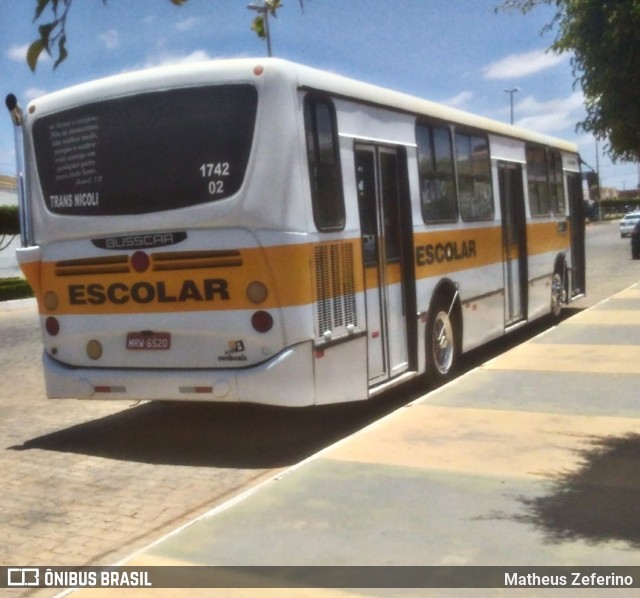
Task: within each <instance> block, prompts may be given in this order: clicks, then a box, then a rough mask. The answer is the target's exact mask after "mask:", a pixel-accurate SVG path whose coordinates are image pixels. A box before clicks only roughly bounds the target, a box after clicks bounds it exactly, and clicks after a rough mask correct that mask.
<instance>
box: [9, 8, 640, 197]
mask: <svg viewBox="0 0 640 598" xmlns="http://www.w3.org/2000/svg"><path fill="white" fill-rule="evenodd" d="M254 2H256V3H258V4H261V3H262V0H254ZM249 3H250V0H187V2H186V3H185V4H184V5H183V6H181V7H176V6H174V5H173V4H172V3H171V2H170V1H169V0H107V2H106V6H105V5H104V4H103V1H102V0H75V2H74V4H73V5H72V8H71V11H70V13H69V18H68V22H67V36H68V41H67V49H68V51H69V57H68V58H67V60H66V61H64V62H63V63H62V64H61V65H60V66H59V67H58V68H57V69H56V70H55V71H54V70H53V60H52V59H51V58H49V57H46V59H45V60H42V58H41V60H40V61H39V62H38V66H37V69H36V72H35V73H32V72H31V71H30V70H29V68H28V66H27V64H26V52H27V48H28V46H29V44H30V42H32V41H33V40H34V39H36V37H37V25H38V24H42V23H43V22H48V20H51V19H50V18H44V17H50V12H45V13H44V15H43V18H41V19H40V21H39V22H38V23H37V24H34V23H33V21H32V20H33V16H34V10H35V6H36V0H20V1H13V0H0V8H1V9H2V18H1V20H0V93H1V94H2V97H3V98H4V97H6V95H7V94H8V93H14V94H15V95H16V96H17V97H18V99H19V101H20V104H21V105H22V106H23V107H24V106H26V104H27V103H28V102H29V101H30V100H32V99H34V98H36V97H38V96H39V95H42V94H44V93H48V92H51V91H55V90H58V89H62V88H64V87H68V86H70V85H73V84H76V83H81V82H84V81H89V80H92V79H96V78H100V77H104V76H108V75H113V74H117V73H122V72H127V71H132V70H137V69H144V68H149V67H153V66H156V65H162V64H169V63H180V62H190V61H201V60H209V59H219V58H234V57H251V56H256V57H262V56H265V55H266V52H267V47H266V43H265V42H264V41H261V40H260V39H258V37H257V36H256V35H255V34H254V33H253V32H252V31H251V30H250V25H251V21H252V19H253V16H254V15H255V13H252V12H251V11H249V10H248V9H247V5H248V4H249ZM283 4H284V5H285V6H284V8H283V9H282V10H281V11H280V12H279V13H278V16H277V18H276V19H271V20H270V25H271V38H272V47H273V55H274V56H277V57H280V58H285V59H288V60H292V61H295V62H300V63H303V64H307V65H309V66H313V67H317V68H320V69H324V70H328V71H332V72H336V73H339V74H341V75H345V76H348V77H352V78H355V79H360V80H362V81H366V82H369V83H374V84H377V85H381V86H384V87H388V88H391V89H396V90H398V91H402V92H405V93H409V94H412V95H415V96H419V97H423V98H426V99H429V100H433V101H436V102H441V103H444V104H447V105H450V106H454V107H456V108H461V109H463V110H467V111H469V112H473V113H476V114H480V115H482V116H487V117H490V118H494V119H496V120H500V121H504V122H509V120H510V94H509V93H507V92H505V91H504V90H505V89H514V88H518V89H519V91H517V92H515V93H514V94H513V102H514V121H515V124H517V125H521V126H524V127H526V128H529V129H532V130H535V131H538V132H541V133H546V134H549V135H553V136H556V137H560V138H563V139H568V140H571V141H574V142H576V143H577V144H578V146H579V149H580V152H581V154H582V158H583V160H584V161H585V162H587V164H589V165H590V166H592V167H594V168H595V167H596V142H595V140H594V138H593V136H591V135H588V134H585V133H583V132H577V131H576V124H577V123H578V122H579V121H580V120H582V119H583V118H584V116H585V111H584V106H583V96H582V92H581V90H580V87H579V86H576V85H575V84H574V76H573V74H572V71H571V65H570V57H569V56H566V55H565V56H556V55H555V54H553V53H550V52H547V51H546V49H547V48H548V47H549V46H550V45H551V43H552V42H553V38H554V34H553V32H551V33H546V34H544V35H543V34H542V30H543V28H544V26H545V24H547V23H549V22H550V20H551V17H552V14H553V13H552V12H551V10H550V9H549V8H548V7H546V6H543V7H540V8H538V9H536V10H535V11H533V12H531V13H529V14H527V15H522V14H521V13H519V12H504V11H499V12H498V13H496V11H495V8H496V7H498V6H499V5H501V4H502V0H304V8H303V10H302V9H301V7H300V3H299V0H284V2H283ZM598 154H599V156H598V158H599V164H600V173H601V181H602V185H603V186H606V187H615V188H618V189H632V188H636V187H637V186H638V183H639V182H640V180H639V179H640V168H639V167H638V165H637V164H635V163H632V164H629V163H626V164H625V163H618V164H612V163H611V161H610V160H609V159H608V158H607V157H606V155H604V153H603V143H600V144H599V151H598ZM14 173H15V152H14V131H13V125H12V124H11V121H10V119H9V115H8V113H5V116H4V117H2V118H0V174H14Z"/></svg>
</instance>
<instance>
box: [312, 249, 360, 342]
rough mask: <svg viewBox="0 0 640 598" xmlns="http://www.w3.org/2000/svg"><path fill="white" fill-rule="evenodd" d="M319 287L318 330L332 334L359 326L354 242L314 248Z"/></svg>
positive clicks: (317, 306)
mask: <svg viewBox="0 0 640 598" xmlns="http://www.w3.org/2000/svg"><path fill="white" fill-rule="evenodd" d="M314 258H315V273H316V281H315V283H316V284H315V290H316V326H317V329H316V333H317V336H318V337H323V335H324V334H325V333H327V332H331V335H332V338H335V337H336V336H339V335H340V333H341V332H346V329H347V328H346V327H347V326H349V325H350V324H351V325H353V326H357V324H358V321H357V320H358V318H357V311H356V295H355V274H354V263H353V245H351V244H347V243H340V244H327V245H319V246H317V247H316V248H315V250H314Z"/></svg>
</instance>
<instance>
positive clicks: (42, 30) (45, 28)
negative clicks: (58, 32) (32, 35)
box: [38, 19, 58, 49]
mask: <svg viewBox="0 0 640 598" xmlns="http://www.w3.org/2000/svg"><path fill="white" fill-rule="evenodd" d="M57 24H58V20H57V19H56V20H55V21H53V23H45V24H44V25H40V27H38V33H39V34H40V39H41V40H42V43H43V44H44V47H45V49H48V48H49V36H50V35H51V32H52V31H53V29H54V27H55V26H56V25H57Z"/></svg>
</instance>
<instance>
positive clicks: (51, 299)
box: [44, 291, 58, 311]
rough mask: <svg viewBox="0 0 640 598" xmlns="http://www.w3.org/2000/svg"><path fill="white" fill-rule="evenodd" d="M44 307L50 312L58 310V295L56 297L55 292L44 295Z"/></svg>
mask: <svg viewBox="0 0 640 598" xmlns="http://www.w3.org/2000/svg"><path fill="white" fill-rule="evenodd" d="M44 306H45V307H46V308H47V309H48V310H49V311H53V310H54V309H58V295H56V294H55V293H54V292H53V291H47V292H46V293H45V294H44Z"/></svg>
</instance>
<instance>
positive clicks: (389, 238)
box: [355, 145, 415, 386]
mask: <svg viewBox="0 0 640 598" xmlns="http://www.w3.org/2000/svg"><path fill="white" fill-rule="evenodd" d="M355 167H356V184H357V192H358V207H359V211H360V227H361V235H362V252H363V261H364V270H365V271H364V278H365V295H366V310H367V339H368V340H367V351H368V368H369V384H370V385H371V386H372V385H375V384H379V383H382V382H385V381H387V380H389V379H391V378H393V377H395V376H397V375H399V374H402V373H404V372H406V371H407V370H408V369H409V366H410V364H411V365H412V363H411V362H412V359H411V358H410V353H411V351H410V348H409V342H410V339H411V340H413V331H412V330H410V329H409V328H408V327H410V326H412V323H413V321H414V320H415V318H408V314H409V313H415V308H413V309H412V311H409V309H408V308H409V306H410V305H411V304H412V303H411V297H412V296H413V295H412V294H411V293H410V292H408V289H407V284H408V282H409V281H410V280H411V275H410V274H409V272H410V271H411V268H410V267H408V260H410V258H411V256H412V250H411V248H410V247H409V246H408V245H407V243H410V244H412V230H411V223H410V207H409V204H408V202H409V198H408V194H407V193H406V191H405V189H404V185H403V181H404V180H406V168H407V167H406V159H404V155H402V154H401V153H400V152H399V151H398V150H397V149H395V148H390V147H386V146H384V147H383V146H374V145H357V146H356V148H355Z"/></svg>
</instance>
